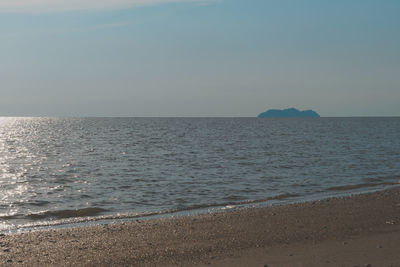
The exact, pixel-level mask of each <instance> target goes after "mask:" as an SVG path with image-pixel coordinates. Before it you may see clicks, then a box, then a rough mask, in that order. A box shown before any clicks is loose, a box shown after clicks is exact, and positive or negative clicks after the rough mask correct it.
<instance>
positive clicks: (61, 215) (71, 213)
mask: <svg viewBox="0 0 400 267" xmlns="http://www.w3.org/2000/svg"><path fill="white" fill-rule="evenodd" d="M106 211H107V210H105V209H102V208H97V207H91V208H83V209H77V210H47V211H42V212H35V213H30V214H27V215H23V214H14V215H5V216H0V220H15V219H29V220H43V219H66V218H79V217H90V216H97V215H99V214H101V213H104V212H106Z"/></svg>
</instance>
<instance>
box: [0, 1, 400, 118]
mask: <svg viewBox="0 0 400 267" xmlns="http://www.w3.org/2000/svg"><path fill="white" fill-rule="evenodd" d="M398 14H400V1H398V0H384V1H382V0H352V1H348V0H335V1H332V0H302V1H298V0H250V1H249V0H113V1H110V0H79V1H78V0H2V1H0V116H133V117H137V116H138V117H142V116H144V117H147V116H150V117H154V116H155V117H158V116H166V117H171V116H179V117H181V116H183V117H186V116H189V117H191V116H200V117H203V116H218V117H219V116H222V117H236V116H239V117H254V116H257V115H258V114H259V113H260V112H263V111H265V110H267V109H276V108H279V109H281V108H288V107H296V108H298V109H301V110H303V109H313V110H316V111H317V112H318V113H319V114H320V115H322V116H400V34H399V33H400V16H399V15H398Z"/></svg>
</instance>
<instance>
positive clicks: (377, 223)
mask: <svg viewBox="0 0 400 267" xmlns="http://www.w3.org/2000/svg"><path fill="white" fill-rule="evenodd" d="M369 244H371V246H369V247H368V246H367V247H365V246H366V245H369ZM399 245H400V187H395V188H392V189H387V190H383V191H377V192H373V193H365V194H359V195H353V196H347V197H339V198H327V199H323V200H318V201H309V202H301V203H294V204H289V205H282V206H280V205H278V206H266V207H256V208H244V209H233V210H230V211H228V212H221V213H211V214H200V215H192V216H182V217H180V216H179V217H175V218H161V219H151V220H143V221H132V222H122V223H116V224H105V225H96V226H87V227H79V228H66V229H51V230H40V231H33V232H24V233H11V234H1V235H0V246H1V250H0V265H1V266H3V265H5V266H8V265H9V266H13V265H15V266H43V265H51V266H70V265H77V266H110V265H111V266H159V265H162V266H194V265H199V266H204V265H207V266H210V265H211V266H243V264H244V263H246V264H247V265H248V266H264V265H267V266H364V265H365V264H371V265H372V266H374V265H375V266H400V253H399V249H398V247H399ZM360 249H361V250H362V251H361V252H360ZM352 252H354V253H352ZM352 261H357V262H352ZM260 264H261V265H260ZM349 264H353V265H349ZM377 264H379V265H377Z"/></svg>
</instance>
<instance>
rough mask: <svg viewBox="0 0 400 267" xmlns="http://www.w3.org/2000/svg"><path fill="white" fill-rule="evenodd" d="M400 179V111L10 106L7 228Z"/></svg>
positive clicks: (298, 197)
mask: <svg viewBox="0 0 400 267" xmlns="http://www.w3.org/2000/svg"><path fill="white" fill-rule="evenodd" d="M399 182H400V118H313V119H257V118H0V227H2V228H3V229H7V228H10V227H19V226H23V225H32V224H35V223H37V224H41V223H44V222H51V221H54V220H60V219H66V218H74V219H76V218H83V217H85V218H86V217H95V216H104V218H107V216H108V217H113V216H122V217H123V216H124V214H125V215H126V216H128V215H129V214H136V215H137V214H144V215H146V214H159V213H163V212H169V211H184V210H193V209H199V208H207V207H217V206H227V205H236V204H245V203H258V202H268V201H275V202H282V201H285V200H288V199H291V200H293V201H302V200H305V199H310V198H319V197H320V198H322V197H326V196H336V195H341V194H349V193H354V192H366V191H369V190H378V189H383V188H385V187H389V186H394V185H397V184H398V183H399ZM136 215H135V216H136ZM128 217H129V216H128ZM88 220H89V219H88ZM2 228H0V230H1V229H2Z"/></svg>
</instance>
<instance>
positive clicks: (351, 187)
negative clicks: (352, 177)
mask: <svg viewBox="0 0 400 267" xmlns="http://www.w3.org/2000/svg"><path fill="white" fill-rule="evenodd" d="M398 184H400V182H383V183H362V184H352V185H341V186H333V187H329V188H327V189H326V191H347V190H354V189H359V188H363V187H376V186H382V185H398Z"/></svg>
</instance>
